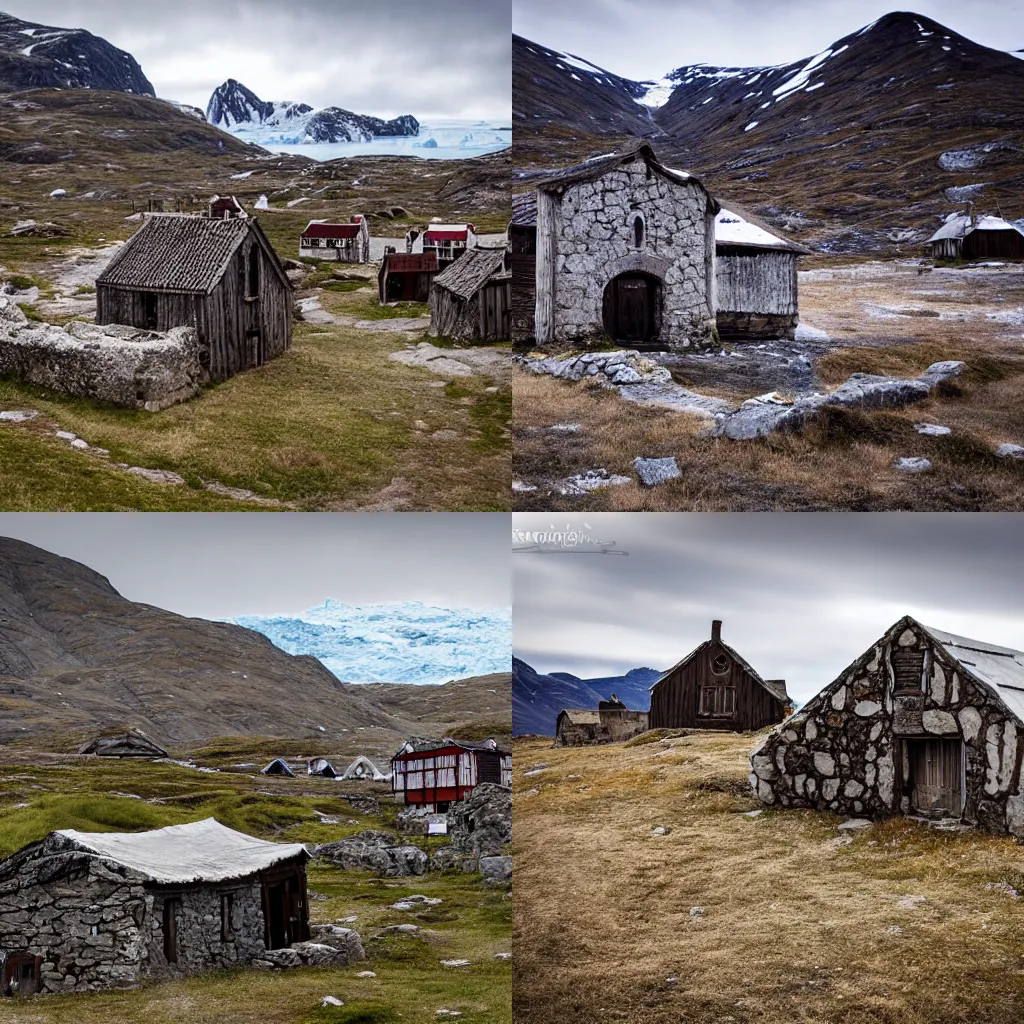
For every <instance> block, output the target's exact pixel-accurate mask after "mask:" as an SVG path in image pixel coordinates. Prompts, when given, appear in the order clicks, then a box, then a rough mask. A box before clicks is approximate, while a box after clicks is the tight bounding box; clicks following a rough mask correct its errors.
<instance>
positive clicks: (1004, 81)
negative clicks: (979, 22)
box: [513, 12, 1024, 253]
mask: <svg viewBox="0 0 1024 1024" xmlns="http://www.w3.org/2000/svg"><path fill="white" fill-rule="evenodd" d="M513 81H514V85H513V89H514V94H515V96H516V107H515V111H514V115H515V118H516V123H515V140H516V152H517V157H518V162H519V164H520V166H524V167H526V166H537V165H543V164H550V163H560V162H566V161H569V160H574V159H578V158H580V157H583V156H586V155H588V154H592V153H596V152H606V151H607V150H608V149H609V148H610V147H611V146H612V145H614V143H615V141H616V140H617V139H619V138H621V137H625V136H626V135H636V134H642V135H646V136H648V137H650V138H651V139H652V142H653V143H654V145H655V147H656V149H657V150H658V152H659V154H660V155H662V156H663V157H664V158H665V159H667V160H668V161H669V162H670V163H673V164H674V165H676V166H685V167H687V168H689V169H690V170H692V171H695V172H696V173H698V174H700V175H701V176H702V177H703V178H704V180H705V181H706V183H707V184H708V185H709V187H711V189H712V190H713V191H715V192H718V193H720V194H722V195H726V196H728V197H730V198H733V199H734V200H737V201H742V202H744V203H747V204H748V205H750V206H751V207H753V208H755V209H756V210H758V211H759V212H760V213H762V215H764V216H765V217H766V218H767V219H768V220H769V221H770V222H771V223H773V224H774V225H775V226H777V227H779V228H782V229H783V230H786V231H788V232H789V233H791V234H792V235H793V236H794V237H795V238H797V239H798V240H800V241H802V242H804V243H805V244H809V245H811V246H812V247H815V248H819V249H821V250H823V251H825V252H832V253H843V252H856V251H865V250H881V251H885V250H894V249H898V248H899V247H901V246H907V245H911V246H912V245H914V244H915V243H918V242H920V241H922V240H923V239H924V238H926V237H927V235H928V234H930V233H931V231H933V230H934V228H935V227H937V226H938V224H939V219H940V217H941V216H942V215H943V214H945V213H948V212H949V211H950V210H951V209H953V208H955V207H957V206H959V205H960V204H962V203H963V202H964V201H965V200H967V199H973V200H974V201H975V202H976V203H977V205H978V207H979V209H986V210H988V209H991V210H996V209H998V210H1000V211H1001V212H1002V213H1003V215H1007V216H1010V217H1020V216H1022V215H1024V200H1022V199H1021V186H1022V185H1024V108H1022V106H1021V104H1020V101H1019V97H1020V95H1021V91H1022V89H1024V62H1022V61H1021V60H1020V59H1018V58H1017V57H1015V56H1012V55H1011V54H1009V53H1004V52H1002V51H1000V50H993V49H990V48H988V47H984V46H980V45H979V44H977V43H974V42H972V41H971V40H970V39H968V38H966V37H964V36H962V35H959V34H957V33H956V32H953V31H952V30H950V29H947V28H945V27H944V26H942V25H940V24H939V23H938V22H936V21H933V20H931V19H929V18H926V17H923V16H920V15H916V14H912V13H906V12H893V13H891V14H888V15H886V16H885V17H883V18H880V19H879V20H878V21H876V22H874V23H872V24H871V25H867V26H865V27H864V28H862V29H859V30H858V31H856V32H853V33H851V34H849V35H847V36H844V37H843V38H841V39H839V40H837V41H836V42H834V43H832V44H831V45H830V46H828V47H826V48H825V49H823V50H822V51H820V52H819V53H817V54H815V55H813V56H811V57H808V58H806V59H803V60H800V61H796V62H793V63H790V64H785V65H780V66H777V67H750V68H722V67H712V66H708V65H696V66H683V67H679V68H676V69H675V70H673V71H671V72H669V74H668V75H667V76H666V78H665V79H664V80H662V81H661V82H660V83H657V82H654V81H651V82H632V81H629V80H626V79H621V78H617V77H616V76H613V75H609V74H608V73H607V72H604V71H603V70H601V69H598V68H594V67H590V69H589V70H587V67H586V61H585V60H580V59H579V58H573V57H569V56H568V55H565V54H559V53H557V52H556V51H552V50H548V49H546V48H544V47H541V46H539V45H538V44H535V43H531V42H529V41H528V40H524V39H520V38H516V39H515V40H514V45H513ZM552 97H555V98H554V99H553V98H552ZM662 100H664V102H661V101H662Z"/></svg>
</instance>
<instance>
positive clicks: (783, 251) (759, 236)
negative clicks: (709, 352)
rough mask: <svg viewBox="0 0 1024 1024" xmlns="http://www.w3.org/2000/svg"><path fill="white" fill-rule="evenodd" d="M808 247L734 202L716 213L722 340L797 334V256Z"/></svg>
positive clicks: (717, 306) (718, 314)
mask: <svg viewBox="0 0 1024 1024" xmlns="http://www.w3.org/2000/svg"><path fill="white" fill-rule="evenodd" d="M809 252H810V249H806V248H804V246H802V245H797V244H796V242H790V241H788V240H787V239H784V238H781V237H779V236H778V235H777V234H775V233H774V232H772V231H770V230H769V229H768V226H767V225H765V224H763V223H762V222H761V221H759V220H758V219H757V217H756V216H755V215H754V214H752V213H748V212H747V211H746V210H741V209H740V208H739V207H737V206H736V205H735V204H731V205H730V207H729V209H726V208H725V207H723V208H722V209H721V210H719V212H718V215H717V216H716V217H715V311H716V312H715V320H716V323H717V325H718V336H719V338H721V339H722V340H723V341H762V340H765V339H772V338H790V339H792V338H793V336H794V334H795V333H796V327H797V322H798V321H799V318H800V309H799V304H798V302H797V277H796V261H797V257H798V256H801V255H806V254H808V253H809Z"/></svg>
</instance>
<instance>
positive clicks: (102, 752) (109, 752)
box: [78, 729, 167, 758]
mask: <svg viewBox="0 0 1024 1024" xmlns="http://www.w3.org/2000/svg"><path fill="white" fill-rule="evenodd" d="M78 752H79V753H80V754H95V755H96V756H97V757H149V758H154V757H167V751H166V750H164V748H163V747H161V746H160V745H159V744H157V743H154V742H153V741H152V740H151V739H150V738H149V737H148V736H147V735H146V734H145V733H144V732H142V730H141V729H129V730H128V731H127V732H123V733H119V734H117V735H108V736H98V737H97V738H96V739H94V740H90V741H89V742H88V743H86V744H84V745H83V746H82V747H80V748H79V750H78Z"/></svg>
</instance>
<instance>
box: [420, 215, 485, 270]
mask: <svg viewBox="0 0 1024 1024" xmlns="http://www.w3.org/2000/svg"><path fill="white" fill-rule="evenodd" d="M475 245H476V228H475V227H473V225H472V224H431V225H430V226H429V227H428V228H427V230H426V231H424V232H423V251H424V252H432V253H433V254H434V255H435V256H436V257H437V265H438V266H439V267H440V268H441V269H442V270H444V268H445V267H447V266H448V264H449V263H452V262H453V261H454V260H457V259H458V258H459V257H460V256H464V255H465V254H466V253H467V252H469V251H470V250H471V249H473V248H474V246H475Z"/></svg>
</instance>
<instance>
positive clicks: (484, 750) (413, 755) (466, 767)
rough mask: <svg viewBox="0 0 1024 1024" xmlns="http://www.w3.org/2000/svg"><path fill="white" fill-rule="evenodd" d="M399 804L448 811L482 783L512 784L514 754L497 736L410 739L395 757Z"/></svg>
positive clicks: (394, 783) (394, 781)
mask: <svg viewBox="0 0 1024 1024" xmlns="http://www.w3.org/2000/svg"><path fill="white" fill-rule="evenodd" d="M391 773H392V774H391V788H392V791H393V792H394V794H395V801H396V803H400V804H408V805H412V806H416V807H420V808H422V809H423V810H424V811H429V812H440V811H447V810H448V809H449V807H450V806H451V805H452V804H453V803H456V802H457V801H459V800H465V798H466V797H467V796H468V795H469V794H470V793H472V792H473V790H474V789H475V788H476V787H477V786H478V785H479V784H480V783H481V782H494V783H497V784H498V785H499V786H511V785H512V754H511V752H510V751H507V750H502V749H501V747H499V746H498V744H497V742H496V741H495V740H493V739H489V740H484V741H482V742H479V743H477V742H469V741H468V740H456V739H451V738H450V737H446V738H445V739H441V740H430V739H410V740H406V742H405V743H403V744H402V748H401V749H400V750H399V751H398V753H397V754H395V756H394V757H393V758H392V759H391Z"/></svg>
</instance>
